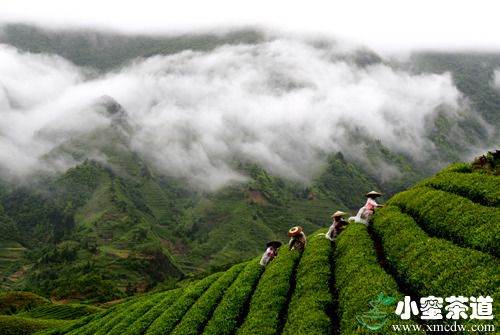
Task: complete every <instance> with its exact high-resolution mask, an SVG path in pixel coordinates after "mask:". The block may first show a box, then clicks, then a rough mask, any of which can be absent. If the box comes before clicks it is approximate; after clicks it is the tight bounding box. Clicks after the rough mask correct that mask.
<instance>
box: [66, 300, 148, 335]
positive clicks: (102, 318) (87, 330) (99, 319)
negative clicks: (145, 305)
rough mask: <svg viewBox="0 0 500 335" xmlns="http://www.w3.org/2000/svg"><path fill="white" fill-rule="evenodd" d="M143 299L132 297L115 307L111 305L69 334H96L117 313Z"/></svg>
mask: <svg viewBox="0 0 500 335" xmlns="http://www.w3.org/2000/svg"><path fill="white" fill-rule="evenodd" d="M139 299H141V298H138V299H130V300H127V301H125V302H122V303H119V304H117V305H114V306H113V307H110V308H109V309H107V310H105V311H104V312H102V313H99V314H97V315H96V317H95V318H92V319H91V320H89V322H88V323H87V324H85V325H83V326H81V327H78V328H74V329H72V330H71V331H70V332H68V334H71V335H94V334H95V333H96V332H97V331H98V330H100V329H101V328H102V327H104V326H105V325H106V323H108V322H110V321H111V320H113V318H114V317H115V315H116V313H119V312H120V311H122V310H124V309H128V308H130V307H131V306H132V305H133V304H135V303H137V301H138V300H139Z"/></svg>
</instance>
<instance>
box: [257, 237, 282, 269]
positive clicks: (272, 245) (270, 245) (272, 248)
mask: <svg viewBox="0 0 500 335" xmlns="http://www.w3.org/2000/svg"><path fill="white" fill-rule="evenodd" d="M266 247H267V249H266V251H265V252H264V254H263V255H262V258H261V259H260V265H262V266H266V265H267V264H269V262H270V261H272V260H273V259H274V258H275V257H276V256H278V248H279V247H281V242H280V241H271V242H267V243H266Z"/></svg>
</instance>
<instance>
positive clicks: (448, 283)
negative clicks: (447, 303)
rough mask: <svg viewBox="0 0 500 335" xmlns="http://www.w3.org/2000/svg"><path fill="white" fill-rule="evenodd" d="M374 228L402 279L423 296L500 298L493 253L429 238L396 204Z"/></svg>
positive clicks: (499, 266) (498, 266)
mask: <svg viewBox="0 0 500 335" xmlns="http://www.w3.org/2000/svg"><path fill="white" fill-rule="evenodd" d="M373 228H374V230H375V232H376V234H377V235H379V236H380V238H381V240H382V246H383V249H384V252H385V256H386V259H387V261H388V263H389V265H390V266H391V268H393V269H394V271H395V273H396V275H397V277H398V278H399V280H401V282H402V283H403V284H404V285H405V286H408V287H409V288H411V290H412V291H414V292H417V293H418V294H419V295H421V296H428V295H434V296H442V297H448V296H452V295H463V296H479V295H483V296H484V295H490V296H493V298H494V301H495V302H496V303H498V301H499V300H500V294H499V293H500V292H499V288H498V274H499V273H500V262H499V261H498V259H497V258H496V257H494V256H491V255H489V254H486V253H483V252H480V251H476V250H472V249H468V248H462V247H459V246H457V245H455V244H453V243H452V242H450V241H447V240H443V239H439V238H432V237H429V236H428V235H427V234H426V233H425V232H424V231H423V230H422V229H421V228H420V227H419V226H418V225H417V224H416V222H415V221H414V220H413V219H412V218H411V217H410V216H408V215H406V214H403V213H402V212H401V211H400V210H399V208H397V207H395V206H387V207H385V208H382V209H380V210H379V211H378V212H377V214H376V215H375V218H374V224H373Z"/></svg>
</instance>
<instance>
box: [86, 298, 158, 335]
mask: <svg viewBox="0 0 500 335" xmlns="http://www.w3.org/2000/svg"><path fill="white" fill-rule="evenodd" d="M150 299H151V296H150V295H147V296H142V297H140V298H137V299H133V300H132V303H131V304H130V305H128V306H127V307H125V308H120V309H118V310H117V311H116V312H114V313H113V314H112V317H111V318H110V319H109V320H107V321H106V322H104V323H101V324H100V325H99V327H98V328H95V329H94V331H93V333H92V334H95V335H105V334H108V333H109V332H110V331H111V330H112V329H113V328H114V327H115V326H116V325H118V324H119V323H120V322H121V321H122V320H124V319H125V318H126V317H127V315H130V314H132V313H134V312H135V310H136V309H137V308H138V307H140V306H141V304H142V303H143V302H144V301H148V300H150Z"/></svg>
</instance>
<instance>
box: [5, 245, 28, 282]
mask: <svg viewBox="0 0 500 335" xmlns="http://www.w3.org/2000/svg"><path fill="white" fill-rule="evenodd" d="M25 250H26V249H25V248H24V247H23V246H22V245H20V244H19V243H17V242H14V241H3V240H0V288H4V289H5V288H10V287H11V286H12V285H13V284H15V282H16V280H17V278H16V272H17V271H21V270H22V269H21V266H20V264H19V260H20V259H21V258H22V257H23V254H24V251H25Z"/></svg>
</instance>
